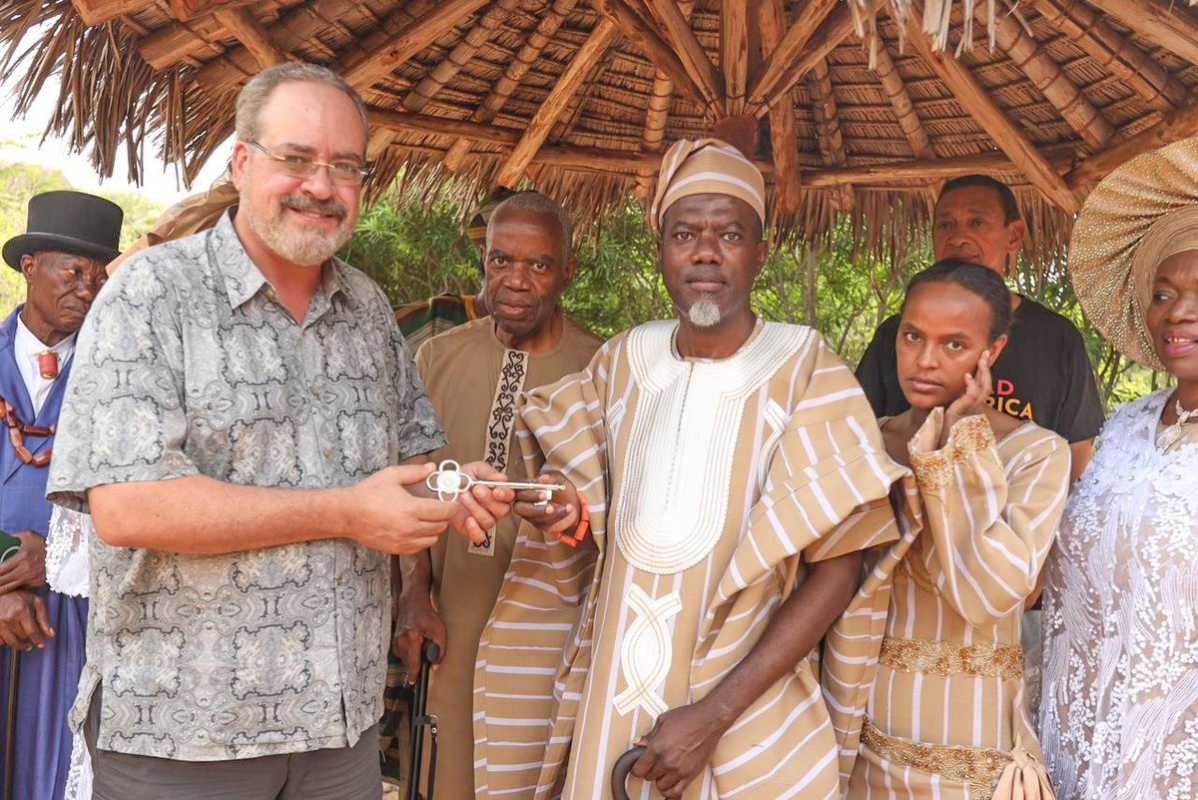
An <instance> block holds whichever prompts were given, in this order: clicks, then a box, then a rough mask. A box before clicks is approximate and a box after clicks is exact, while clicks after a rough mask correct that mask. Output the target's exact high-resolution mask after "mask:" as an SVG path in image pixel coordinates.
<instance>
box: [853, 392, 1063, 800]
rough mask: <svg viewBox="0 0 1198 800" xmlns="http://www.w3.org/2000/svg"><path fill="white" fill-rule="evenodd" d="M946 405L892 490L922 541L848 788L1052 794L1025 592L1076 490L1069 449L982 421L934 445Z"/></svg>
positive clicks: (898, 578)
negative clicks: (1026, 659) (1031, 671)
mask: <svg viewBox="0 0 1198 800" xmlns="http://www.w3.org/2000/svg"><path fill="white" fill-rule="evenodd" d="M943 419H944V414H943V410H942V409H936V410H935V411H933V412H932V414H931V415H930V416H929V418H928V420H927V421H926V422H925V424H924V425H923V426H922V427H921V428H920V430H919V431H918V432H917V433H916V435H915V436H914V437H912V439H911V442H910V444H909V446H908V449H909V453H910V458H911V468H912V470H913V472H914V475H913V476H911V477H907V478H904V480H903V481H902V483H901V484H900V485H899V486H898V487H896V490H895V498H896V505H897V506H900V507H901V513H900V518H901V519H900V524H901V525H902V526H903V529H904V531H916V532H917V536H916V539H915V543H914V544H913V545H912V547H911V549H910V550H909V551H908V552H907V554H906V557H905V558H904V560H903V562H902V564H901V566H900V567H899V568H898V570H897V571H896V573H895V576H894V588H893V591H892V593H891V600H890V613H889V616H888V619H887V622H886V638H885V640H884V641H883V643H882V651H881V656H880V660H879V664H878V668H877V677H876V679H875V680H874V684H873V690H872V692H871V693H870V698H869V706H868V710H867V716H868V718H867V720H866V722H865V725H864V731H863V734H862V744H861V752H860V757H859V758H858V759H857V762H856V764H855V767H854V771H853V776H852V779H851V781H850V786H849V792H848V797H850V798H863V799H866V798H869V799H872V798H877V800H916V799H918V800H931V798H937V800H987V799H988V798H991V797H996V798H997V797H1011V796H1015V797H1019V796H1021V795H1019V794H1018V793H1015V794H1014V795H1012V792H1015V787H1016V785H1018V787H1019V788H1023V787H1024V786H1026V787H1027V789H1028V790H1029V791H1030V792H1031V794H1029V795H1028V796H1029V797H1036V796H1037V795H1036V794H1035V791H1041V792H1044V791H1047V790H1048V787H1047V782H1046V779H1043V778H1042V776H1043V774H1044V773H1043V768H1042V766H1041V765H1040V763H1039V761H1040V753H1039V748H1038V746H1037V744H1036V742H1035V736H1034V734H1033V732H1032V728H1031V726H1030V722H1029V720H1028V719H1027V716H1026V713H1025V711H1024V708H1023V699H1022V692H1023V652H1022V649H1021V648H1020V646H1019V633H1020V621H1021V618H1022V615H1023V604H1024V600H1025V599H1026V598H1027V597H1028V596H1029V595H1030V594H1031V593H1032V591H1033V590H1034V588H1035V585H1036V576H1037V575H1038V574H1039V572H1040V568H1041V566H1042V565H1043V563H1044V561H1045V559H1046V558H1047V556H1048V552H1049V549H1050V548H1051V546H1052V543H1053V540H1054V538H1055V536H1056V532H1057V525H1058V523H1059V521H1060V518H1061V514H1062V513H1063V511H1064V508H1065V501H1066V497H1067V494H1068V488H1069V448H1068V446H1067V445H1066V443H1065V441H1064V440H1063V439H1062V438H1061V437H1059V436H1057V435H1056V434H1054V433H1052V432H1050V431H1047V430H1045V429H1043V428H1040V427H1038V426H1037V425H1035V424H1033V423H1030V422H1028V423H1025V424H1023V425H1021V426H1020V427H1018V428H1016V429H1015V430H1014V431H1012V432H1010V433H1009V434H1007V435H1006V436H1004V437H1003V438H1002V440H1001V441H998V442H997V443H996V442H995V436H994V432H993V431H992V429H991V427H990V423H989V422H988V421H987V420H986V418H985V417H984V416H980V415H979V416H972V417H967V418H965V419H963V420H961V421H959V422H958V423H957V424H956V425H954V427H953V430H952V432H951V435H950V437H949V440H948V444H947V445H946V446H945V447H944V448H942V449H940V450H935V449H934V448H935V443H936V442H937V441H938V439H939V435H940V430H941V425H942V424H943Z"/></svg>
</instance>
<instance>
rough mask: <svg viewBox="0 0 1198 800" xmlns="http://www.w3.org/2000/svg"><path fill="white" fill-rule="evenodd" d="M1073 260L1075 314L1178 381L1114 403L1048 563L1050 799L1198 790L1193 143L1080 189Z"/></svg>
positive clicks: (1197, 214)
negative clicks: (1079, 309)
mask: <svg viewBox="0 0 1198 800" xmlns="http://www.w3.org/2000/svg"><path fill="white" fill-rule="evenodd" d="M1070 270H1071V273H1072V276H1073V282H1074V287H1075V289H1076V291H1077V295H1078V297H1079V298H1080V300H1081V302H1082V306H1083V308H1084V309H1085V311H1086V314H1087V316H1088V317H1089V318H1090V319H1091V320H1092V321H1093V322H1094V323H1095V324H1096V325H1097V326H1098V327H1099V329H1100V330H1102V331H1103V333H1104V334H1105V335H1106V336H1107V338H1108V339H1110V340H1111V342H1112V343H1113V344H1114V345H1115V346H1116V347H1117V348H1118V349H1119V350H1120V352H1122V353H1124V354H1125V355H1127V356H1129V357H1131V358H1133V359H1135V360H1136V361H1138V362H1140V363H1141V364H1144V365H1147V366H1150V367H1152V368H1154V369H1158V370H1160V369H1164V370H1166V371H1167V372H1168V373H1169V374H1170V375H1171V376H1172V377H1173V378H1175V379H1176V381H1177V386H1176V388H1166V389H1163V390H1161V391H1159V392H1156V393H1155V394H1152V395H1150V396H1148V397H1145V398H1143V399H1141V400H1138V401H1136V402H1133V403H1130V404H1128V405H1126V406H1124V407H1123V408H1121V409H1120V410H1119V411H1118V412H1117V413H1116V414H1115V416H1114V417H1113V418H1112V419H1111V421H1110V422H1109V423H1108V424H1107V427H1106V429H1105V430H1104V431H1103V433H1102V436H1101V437H1100V439H1099V445H1098V451H1097V455H1096V457H1095V458H1094V460H1093V462H1091V464H1090V466H1089V469H1087V470H1086V473H1085V475H1084V476H1083V477H1082V479H1081V482H1080V483H1079V485H1078V486H1077V488H1076V489H1075V490H1074V492H1073V495H1072V497H1071V499H1070V502H1069V507H1068V510H1067V512H1066V517H1065V522H1064V524H1063V525H1062V530H1061V534H1060V537H1059V538H1058V541H1057V546H1056V548H1055V549H1054V551H1053V553H1052V556H1051V557H1050V559H1049V565H1048V568H1047V575H1046V588H1045V592H1044V655H1043V662H1042V664H1043V672H1044V691H1043V698H1042V701H1041V708H1040V724H1041V731H1040V733H1041V742H1042V744H1043V748H1044V753H1045V756H1046V759H1047V762H1048V765H1049V769H1050V771H1051V774H1052V778H1053V783H1054V785H1055V787H1056V790H1057V794H1058V797H1059V798H1060V800H1133V799H1134V800H1193V798H1198V424H1196V423H1198V140H1194V139H1191V140H1187V141H1184V142H1180V143H1178V144H1175V145H1171V146H1170V147H1167V148H1165V149H1164V150H1161V151H1158V152H1156V153H1149V154H1147V155H1144V156H1140V157H1139V158H1136V159H1134V160H1132V161H1130V162H1128V163H1127V164H1126V165H1124V166H1123V167H1122V168H1121V169H1120V170H1119V171H1117V172H1116V173H1113V174H1112V175H1111V176H1109V177H1108V178H1107V179H1106V180H1105V181H1103V183H1102V184H1100V185H1099V187H1098V188H1097V189H1095V191H1094V192H1093V193H1092V194H1091V195H1090V197H1089V198H1088V199H1087V201H1086V206H1085V208H1084V209H1083V211H1082V214H1081V216H1080V217H1079V219H1078V221H1077V223H1076V225H1075V227H1074V232H1073V241H1072V243H1071V246H1070Z"/></svg>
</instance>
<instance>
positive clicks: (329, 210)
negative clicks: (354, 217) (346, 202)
mask: <svg viewBox="0 0 1198 800" xmlns="http://www.w3.org/2000/svg"><path fill="white" fill-rule="evenodd" d="M283 206H284V207H285V208H289V209H291V210H292V211H315V212H317V213H319V214H328V215H329V216H332V217H336V218H337V219H345V215H346V214H348V213H349V212H348V211H347V210H346V208H345V206H343V205H342V204H341V203H338V202H337V201H336V200H314V199H312V198H311V197H304V196H302V195H292V196H291V197H284V198H283Z"/></svg>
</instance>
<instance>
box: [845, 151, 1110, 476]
mask: <svg viewBox="0 0 1198 800" xmlns="http://www.w3.org/2000/svg"><path fill="white" fill-rule="evenodd" d="M932 224H933V227H932V249H933V252H934V253H935V256H936V260H937V261H939V260H940V259H944V258H955V259H960V260H963V261H972V262H974V263H976V264H981V265H982V266H984V267H989V268H990V269H992V270H994V271H995V272H997V273H998V274H999V275H1002V276H1003V277H1004V278H1005V277H1006V276H1007V273H1008V270H1009V265H1010V264H1012V263H1013V262H1014V260H1015V257H1016V255H1017V254H1018V253H1019V250H1020V248H1021V247H1022V246H1023V237H1024V234H1025V233H1026V231H1027V226H1026V225H1025V224H1024V222H1023V220H1021V219H1020V218H1019V207H1018V205H1017V204H1016V202H1015V195H1014V194H1013V193H1012V192H1011V190H1010V189H1009V188H1008V187H1007V186H1006V185H1005V184H1003V183H1001V182H999V181H997V180H995V179H993V178H991V177H989V176H986V175H967V176H964V177H961V178H956V179H954V180H951V181H949V182H948V183H946V184H945V185H944V189H943V190H942V191H941V192H940V198H939V199H938V200H937V201H936V209H935V213H934V215H933V219H932ZM1011 306H1012V309H1013V311H1014V319H1013V321H1012V325H1011V334H1010V341H1009V343H1008V344H1007V347H1006V349H1005V350H1003V352H1002V355H1000V356H999V358H998V361H996V362H995V363H994V366H993V367H992V368H991V372H992V373H993V377H994V397H993V398H992V401H991V404H992V405H995V406H996V407H997V408H998V409H999V410H1000V411H1003V412H1004V413H1006V414H1009V415H1011V416H1012V417H1016V418H1019V419H1031V420H1033V421H1034V422H1036V424H1038V425H1040V426H1042V427H1044V428H1048V429H1050V430H1053V431H1056V432H1057V433H1059V434H1060V435H1061V436H1063V437H1064V438H1065V439H1066V441H1068V442H1069V445H1070V450H1071V451H1072V455H1073V469H1072V477H1073V479H1074V480H1076V479H1077V478H1078V477H1079V476H1080V475H1081V473H1082V472H1083V471H1084V470H1085V467H1086V464H1087V463H1089V461H1090V455H1091V446H1092V442H1093V439H1094V437H1095V436H1096V435H1097V434H1098V431H1099V429H1100V428H1101V427H1102V423H1103V410H1102V402H1101V400H1100V399H1099V395H1098V387H1097V386H1096V385H1095V382H1094V370H1093V368H1092V367H1091V366H1090V359H1089V357H1088V356H1087V355H1086V345H1085V341H1084V340H1083V339H1082V335H1081V334H1080V333H1079V332H1078V330H1077V328H1075V327H1074V326H1073V323H1071V322H1070V321H1069V320H1067V319H1065V318H1064V317H1062V316H1061V315H1060V314H1057V313H1055V312H1053V311H1050V310H1048V309H1047V308H1045V307H1044V306H1042V305H1040V304H1039V303H1036V302H1035V301H1033V300H1029V299H1028V298H1026V297H1023V296H1022V295H1019V294H1015V293H1014V292H1012V293H1011ZM898 326H899V318H898V316H893V317H890V318H889V319H887V320H886V321H885V322H883V323H882V325H881V326H880V327H879V328H878V330H877V332H876V333H875V334H874V338H873V341H872V342H870V344H869V347H868V348H867V349H866V351H865V355H864V356H862V358H861V363H860V364H858V365H857V380H858V381H860V382H861V386H862V388H863V389H864V390H865V394H866V396H867V397H868V398H869V402H870V404H871V405H872V406H873V409H874V413H875V414H877V415H878V416H879V417H883V416H893V415H895V414H898V413H901V412H902V411H905V410H906V409H907V400H906V398H904V397H903V392H902V389H901V388H900V387H899V381H898V374H897V371H896V367H895V337H896V335H897V334H898Z"/></svg>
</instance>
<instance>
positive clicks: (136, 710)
mask: <svg viewBox="0 0 1198 800" xmlns="http://www.w3.org/2000/svg"><path fill="white" fill-rule="evenodd" d="M367 134H368V129H367V124H366V114H365V108H364V106H363V104H362V101H361V99H360V98H359V97H358V96H357V94H356V93H355V92H354V91H353V89H351V88H350V87H349V86H348V85H347V84H345V83H344V82H343V81H342V80H341V79H340V78H338V77H337V76H336V75H334V74H333V73H331V72H329V71H328V70H325V69H324V68H320V67H314V66H310V65H302V64H286V65H282V66H279V67H275V68H272V69H269V70H266V71H264V72H262V73H260V74H259V75H258V76H256V77H255V78H254V79H253V80H251V81H250V82H249V83H248V84H247V85H246V87H245V88H244V89H243V91H242V93H241V96H240V97H239V98H238V102H237V139H238V141H237V144H236V146H235V148H234V151H233V163H232V167H233V178H234V182H235V183H236V185H237V187H238V190H239V194H240V202H239V206H238V208H236V209H234V210H233V211H232V212H231V213H230V214H229V215H226V216H225V217H223V218H222V219H221V221H220V222H219V223H218V224H217V225H216V226H215V227H214V228H213V229H211V230H209V231H205V232H203V233H200V234H196V235H194V236H190V237H187V238H184V239H180V240H177V241H174V242H171V243H168V244H163V245H160V246H158V247H153V248H150V249H148V250H146V251H144V252H142V253H139V254H137V255H136V256H134V257H133V258H130V259H129V260H128V261H127V262H126V263H125V265H124V266H123V267H122V268H121V269H120V271H119V272H117V273H116V275H115V276H114V278H113V279H112V280H111V281H110V282H109V284H108V287H107V288H106V290H105V291H104V292H103V293H102V294H101V296H100V297H99V298H98V299H97V301H96V303H95V305H94V306H93V309H92V313H91V315H89V317H88V320H87V324H86V325H85V327H84V329H83V331H82V332H81V334H80V338H79V344H78V350H77V354H76V356H75V361H76V364H75V371H74V375H73V378H72V381H71V384H70V387H69V389H68V394H67V399H66V401H65V405H64V407H63V412H62V418H61V422H60V427H59V432H58V438H57V441H56V444H55V451H56V452H55V454H54V459H53V466H52V469H51V474H50V478H49V488H48V494H49V496H50V499H51V500H52V501H54V502H56V503H61V504H63V505H66V506H70V507H73V508H76V509H82V510H88V508H89V506H90V511H91V514H92V517H93V520H94V522H95V526H96V531H97V536H98V541H93V542H92V545H91V569H92V573H91V614H90V620H89V630H88V639H87V653H88V664H87V666H86V668H85V670H84V673H83V677H82V680H81V682H80V687H79V695H78V700H77V702H76V706H75V709H74V713H73V722H74V724H75V725H76V726H77V729H81V730H82V731H83V732H84V734H85V736H86V739H87V742H88V747H89V751H90V753H91V756H92V764H93V769H94V774H95V781H94V796H95V797H96V798H97V800H139V799H140V798H146V799H147V800H149V799H150V798H153V800H159V799H160V798H165V797H169V798H171V800H187V799H188V798H200V797H206V798H207V797H236V798H244V799H245V800H259V798H261V800H267V799H268V798H269V799H271V800H273V799H274V798H301V797H302V798H305V799H307V798H337V799H338V800H343V799H344V798H377V797H379V795H380V793H381V783H380V775H379V763H378V744H377V733H378V732H377V722H378V720H379V717H380V716H381V714H382V694H383V678H384V673H385V670H386V664H387V658H386V652H387V646H388V642H389V639H390V636H389V634H390V613H391V603H390V557H391V556H392V555H395V554H410V553H415V552H418V551H420V550H423V549H425V548H427V547H429V546H430V545H431V544H432V543H433V542H435V541H436V540H437V538H438V536H440V535H442V534H443V533H444V532H445V530H446V529H447V527H450V526H452V527H453V528H455V529H456V531H457V532H458V533H459V534H461V535H464V536H466V537H467V538H470V539H471V540H472V541H475V542H479V541H482V540H483V538H484V536H485V534H484V532H485V531H486V530H488V529H490V528H491V527H492V526H493V525H494V524H495V522H496V520H497V519H498V518H500V517H501V516H503V515H504V514H506V513H507V511H508V508H509V506H510V502H511V499H512V498H511V492H510V491H509V490H506V489H497V490H494V491H487V490H486V489H484V488H481V487H476V488H475V489H474V490H473V492H471V493H466V494H463V495H462V496H461V497H460V498H459V499H458V500H457V501H456V502H449V503H446V502H440V501H438V500H434V499H431V497H428V493H427V490H426V489H425V488H424V485H423V484H424V482H425V479H426V478H427V477H428V475H429V474H430V473H431V472H432V470H433V467H432V465H431V464H428V463H426V462H427V457H426V456H425V455H424V454H426V453H428V452H429V451H432V450H435V449H437V448H439V447H441V446H443V445H444V444H445V436H444V434H443V433H442V431H441V428H440V425H439V423H438V421H437V418H436V416H435V414H434V413H433V410H432V407H431V406H430V404H429V401H428V398H427V397H426V396H425V391H424V387H423V385H422V384H421V382H420V379H419V377H418V376H417V373H416V371H415V368H414V366H413V364H412V360H411V357H410V355H409V353H408V350H407V347H406V346H405V344H404V341H403V337H402V336H401V335H400V333H399V331H398V330H397V328H396V325H395V321H394V317H393V315H392V312H391V308H390V306H389V304H388V303H387V300H386V298H385V297H384V295H383V293H382V291H381V290H380V289H379V287H378V286H377V285H375V284H374V283H373V282H372V281H371V280H370V279H369V278H367V277H366V276H365V275H364V274H363V273H361V272H359V271H358V270H355V269H353V268H352V267H350V266H348V265H347V264H345V263H343V262H341V261H339V260H338V259H336V258H335V257H334V256H333V254H334V253H335V252H336V251H337V249H338V248H339V247H340V246H341V245H343V244H344V243H345V242H346V240H347V239H348V238H349V237H350V235H351V233H352V231H353V227H354V222H355V221H356V219H357V214H358V203H359V197H360V194H361V189H362V180H363V178H364V176H365V174H366V172H367V170H366V164H365V160H364V158H365V156H364V154H365V149H366V141H367ZM466 471H468V472H470V473H471V474H473V475H474V476H475V477H482V478H490V479H501V478H502V475H499V473H496V472H495V471H494V470H492V469H490V468H489V467H487V466H486V465H485V464H475V465H469V466H468V467H467V468H466Z"/></svg>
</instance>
